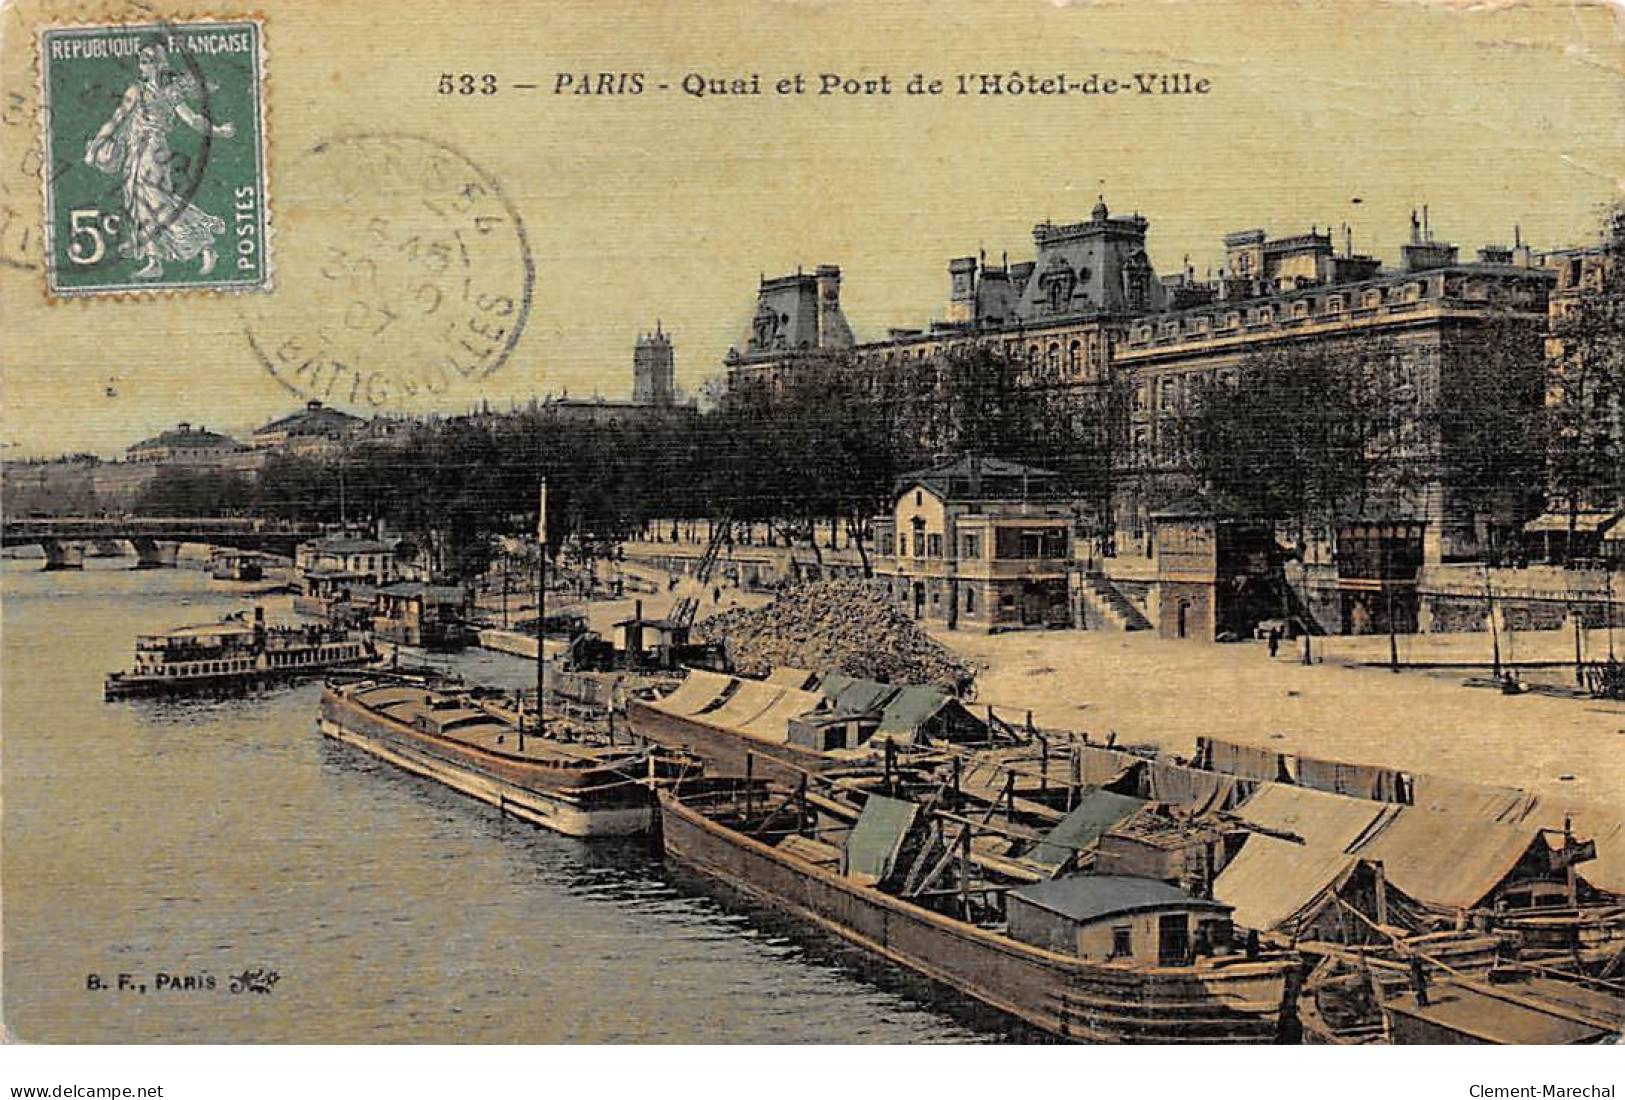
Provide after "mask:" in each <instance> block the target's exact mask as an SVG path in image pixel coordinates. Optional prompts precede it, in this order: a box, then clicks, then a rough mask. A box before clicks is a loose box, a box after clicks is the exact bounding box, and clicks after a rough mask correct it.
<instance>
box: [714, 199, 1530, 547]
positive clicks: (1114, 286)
mask: <svg viewBox="0 0 1625 1100" xmlns="http://www.w3.org/2000/svg"><path fill="white" fill-rule="evenodd" d="M1148 231H1149V222H1148V220H1147V219H1146V218H1145V217H1144V216H1143V215H1141V214H1138V213H1136V214H1133V215H1131V216H1128V217H1120V216H1116V215H1113V214H1112V213H1111V211H1110V210H1109V209H1108V208H1107V205H1106V203H1105V201H1104V199H1102V200H1101V201H1100V202H1099V203H1097V204H1096V205H1095V207H1094V209H1093V211H1092V212H1091V214H1090V217H1089V218H1088V219H1087V220H1085V221H1080V222H1074V223H1069V224H1061V225H1057V224H1053V223H1050V222H1044V223H1041V224H1039V225H1037V226H1035V227H1034V229H1033V241H1034V244H1035V246H1036V256H1035V258H1034V259H1032V260H1029V261H1022V262H1018V263H1009V262H1007V261H1001V262H1000V263H998V264H990V263H988V262H987V261H986V259H985V258H984V257H970V256H965V257H960V258H956V259H953V260H951V261H950V262H949V264H948V302H947V309H946V318H945V319H944V320H940V321H936V322H932V323H931V324H929V325H926V326H924V327H920V328H895V329H892V330H891V331H890V332H889V334H888V335H887V337H886V338H885V339H883V340H875V341H870V342H865V343H857V342H855V341H854V340H853V339H852V336H851V331H850V329H848V328H847V326H846V322H845V320H844V318H842V317H841V316H840V312H839V301H840V299H839V269H838V268H834V267H820V268H819V269H818V272H819V274H818V275H814V276H808V275H801V274H797V275H794V276H787V277H784V278H780V279H772V280H763V281H762V283H761V284H760V286H759V287H758V290H757V311H756V315H755V318H756V319H755V323H754V324H753V327H752V329H751V332H750V334H749V336H748V338H747V340H746V341H745V344H744V346H743V347H742V348H735V349H733V350H730V352H729V353H728V355H727V358H726V360H725V366H726V369H727V378H728V384H729V386H730V387H738V386H741V385H745V384H747V383H749V382H752V381H761V380H770V379H773V378H775V377H781V376H783V374H784V372H788V371H793V370H794V369H795V368H796V365H797V363H798V362H801V361H804V360H805V359H806V358H808V357H809V356H814V355H819V354H828V353H829V352H831V351H835V350H839V349H844V348H851V349H853V354H854V355H855V356H856V357H857V358H858V359H859V360H860V361H870V362H876V363H885V364H889V365H893V366H895V365H904V366H906V365H908V364H910V363H916V362H917V363H919V364H921V369H922V370H929V369H931V368H930V366H929V364H930V363H931V361H932V360H934V359H936V358H938V357H940V356H942V355H944V354H945V353H948V352H951V351H955V350H958V349H962V348H965V347H968V346H972V345H979V346H983V347H988V348H990V349H993V350H995V351H998V352H1000V353H1001V354H1003V355H1005V356H1007V357H1009V358H1010V359H1012V360H1014V361H1016V362H1018V363H1020V364H1022V366H1023V373H1024V375H1025V379H1026V380H1027V381H1029V382H1032V383H1035V384H1039V385H1044V386H1046V387H1050V388H1057V387H1059V388H1062V389H1065V390H1071V391H1075V392H1076V393H1077V394H1078V395H1079V396H1080V397H1082V396H1085V395H1088V394H1091V393H1094V394H1101V395H1103V394H1105V393H1107V392H1108V391H1109V392H1112V393H1114V394H1120V395H1122V400H1123V404H1124V405H1125V406H1126V408H1127V417H1126V424H1125V425H1124V426H1123V428H1122V429H1121V431H1120V435H1121V438H1120V439H1119V440H1118V441H1117V443H1116V447H1117V448H1118V450H1119V452H1120V453H1119V454H1118V455H1117V456H1116V458H1115V462H1114V465H1115V468H1116V475H1117V476H1116V477H1115V484H1114V496H1113V500H1112V504H1111V515H1110V516H1107V517H1100V518H1101V519H1102V520H1103V521H1104V522H1105V523H1106V524H1107V525H1109V526H1110V528H1111V529H1112V530H1113V531H1114V532H1115V539H1113V540H1111V545H1112V546H1113V547H1114V548H1115V553H1117V554H1125V555H1126V554H1128V553H1130V551H1132V552H1133V554H1134V555H1136V556H1139V557H1141V560H1142V569H1143V570H1149V571H1150V572H1152V573H1154V571H1155V564H1154V556H1155V547H1154V540H1153V528H1152V524H1151V516H1152V515H1153V513H1155V512H1156V511H1157V510H1158V509H1159V508H1160V507H1162V506H1163V505H1165V504H1167V503H1169V502H1171V501H1173V500H1176V499H1181V498H1183V497H1185V496H1187V495H1188V494H1189V493H1190V492H1191V490H1192V486H1190V485H1189V484H1173V485H1170V484H1167V482H1168V481H1169V480H1170V477H1171V475H1176V474H1177V473H1178V464H1177V457H1178V456H1177V455H1176V453H1175V444H1176V436H1177V433H1176V431H1175V430H1174V428H1175V425H1176V423H1177V421H1178V419H1179V418H1180V417H1181V416H1182V415H1183V413H1184V412H1185V411H1186V410H1187V409H1188V408H1190V407H1191V404H1192V400H1193V397H1194V395H1196V394H1197V393H1199V392H1200V391H1201V389H1202V388H1203V387H1204V386H1205V385H1206V384H1208V383H1213V382H1219V381H1225V380H1229V379H1234V378H1236V377H1238V375H1239V371H1238V368H1239V367H1240V365H1241V364H1242V363H1243V362H1244V360H1245V359H1246V358H1247V357H1248V356H1249V354H1250V353H1254V352H1260V351H1267V350H1272V349H1277V348H1283V347H1290V346H1298V345H1304V344H1309V343H1314V342H1324V343H1326V344H1328V345H1333V346H1335V345H1339V344H1350V343H1360V342H1376V341H1387V342H1391V344H1392V346H1393V347H1394V349H1395V357H1396V360H1397V362H1396V364H1395V371H1396V376H1397V378H1398V385H1399V388H1400V389H1402V390H1405V391H1407V392H1409V393H1411V394H1413V395H1415V398H1416V400H1417V402H1418V403H1419V404H1418V405H1417V409H1416V415H1417V417H1418V419H1419V420H1420V421H1421V422H1423V423H1426V422H1427V420H1426V417H1427V414H1428V413H1429V412H1430V411H1431V406H1429V404H1428V403H1429V402H1435V401H1437V400H1439V397H1440V395H1441V393H1450V392H1452V390H1453V389H1455V388H1458V386H1459V383H1460V380H1461V378H1463V377H1466V375H1465V373H1464V372H1465V371H1466V369H1467V367H1468V366H1469V365H1470V361H1471V357H1472V356H1473V355H1474V354H1475V340H1476V339H1478V338H1479V335H1480V333H1481V332H1482V329H1483V326H1484V325H1485V323H1486V322H1488V321H1489V320H1491V319H1492V318H1495V319H1497V320H1504V321H1506V322H1508V323H1510V324H1513V325H1515V326H1521V328H1522V329H1523V330H1526V331H1528V332H1530V333H1537V334H1538V333H1543V332H1544V331H1545V326H1546V321H1547V308H1548V295H1549V292H1550V291H1551V288H1552V286H1553V283H1554V281H1555V275H1554V273H1553V271H1551V270H1549V269H1547V268H1544V267H1541V266H1539V264H1538V263H1537V261H1536V258H1535V256H1534V254H1533V253H1532V252H1531V251H1530V249H1528V248H1527V247H1525V246H1523V245H1522V243H1521V242H1519V243H1518V244H1517V245H1516V246H1515V247H1512V248H1507V247H1489V248H1484V249H1482V250H1480V251H1479V253H1478V255H1477V257H1476V258H1475V259H1472V260H1463V259H1462V258H1461V257H1460V256H1459V252H1458V249H1457V247H1456V246H1455V245H1453V244H1449V243H1447V242H1444V241H1440V240H1437V239H1436V238H1435V237H1434V235H1433V232H1432V229H1431V227H1430V226H1429V224H1428V219H1427V217H1426V215H1425V213H1424V215H1423V216H1422V217H1417V216H1416V215H1414V214H1413V216H1412V225H1411V232H1410V237H1409V240H1408V241H1407V242H1406V243H1405V244H1404V246H1403V247H1402V248H1401V250H1400V264H1399V266H1398V267H1397V268H1394V269H1385V268H1384V267H1383V266H1382V264H1381V263H1380V262H1379V261H1378V260H1377V259H1376V258H1374V257H1371V256H1366V255H1361V254H1358V253H1356V252H1355V251H1354V249H1353V246H1352V240H1351V239H1350V238H1349V237H1348V235H1347V233H1346V232H1345V235H1344V240H1343V241H1342V246H1343V247H1342V248H1341V249H1339V248H1338V242H1337V241H1335V240H1334V238H1333V234H1332V231H1331V230H1330V229H1329V228H1328V229H1324V230H1323V229H1322V228H1321V227H1318V226H1316V227H1312V228H1311V229H1310V231H1309V232H1307V233H1301V234H1296V235H1291V236H1285V237H1271V236H1270V235H1269V234H1268V233H1266V232H1265V231H1264V230H1262V229H1256V228H1255V229H1246V230H1242V231H1239V232H1235V233H1231V234H1228V235H1227V236H1226V237H1225V238H1224V248H1225V260H1224V267H1223V270H1222V271H1221V272H1220V273H1219V274H1218V275H1217V276H1215V277H1212V278H1207V279H1198V278H1197V276H1196V274H1195V272H1194V270H1193V269H1192V268H1191V267H1190V265H1189V264H1188V262H1187V264H1186V267H1185V269H1184V270H1183V271H1181V272H1179V273H1177V274H1174V275H1169V276H1164V277H1159V276H1158V275H1157V274H1156V272H1155V270H1154V269H1153V267H1152V264H1151V261H1150V258H1149V255H1148V253H1147V251H1146V240H1147V235H1148ZM826 272H828V273H829V274H828V275H825V274H824V273H826ZM1536 359H1537V360H1538V356H1537V357H1536ZM1530 368H1531V369H1532V370H1534V371H1537V372H1538V371H1540V370H1541V369H1542V368H1541V365H1540V364H1539V362H1538V361H1536V362H1533V363H1531V364H1530ZM1534 389H1535V390H1536V391H1538V386H1537V387H1534ZM1508 390H1509V392H1528V391H1529V387H1525V386H1518V385H1514V386H1509V387H1508ZM1480 396H1482V397H1483V399H1484V400H1486V401H1490V400H1498V399H1499V397H1498V395H1495V394H1488V393H1482V394H1480ZM1537 408H1538V398H1537V399H1535V400H1534V402H1533V406H1532V407H1531V409H1530V412H1531V413H1533V412H1535V411H1536V409H1537ZM1443 445H1444V443H1443V442H1441V441H1439V440H1436V439H1435V440H1429V441H1426V442H1425V444H1424V445H1423V446H1421V447H1419V448H1418V449H1417V451H1416V453H1415V455H1414V456H1412V457H1414V459H1415V463H1416V469H1417V473H1418V477H1417V479H1416V484H1415V485H1414V486H1411V487H1407V488H1406V489H1405V490H1404V491H1403V493H1401V494H1398V495H1395V496H1393V497H1392V498H1391V499H1386V500H1382V501H1374V502H1372V508H1373V509H1375V510H1380V511H1381V512H1382V513H1383V515H1382V517H1381V518H1387V519H1393V520H1404V521H1415V522H1417V523H1420V524H1421V526H1420V527H1419V528H1418V529H1419V530H1421V531H1423V532H1424V534H1423V536H1422V537H1423V538H1424V540H1425V543H1426V547H1425V549H1426V557H1427V561H1428V562H1430V563H1437V562H1440V561H1445V560H1451V559H1461V558H1467V557H1471V556H1473V555H1475V554H1476V553H1478V552H1479V551H1480V549H1481V547H1482V542H1483V539H1484V538H1485V537H1486V532H1487V527H1488V525H1489V524H1490V523H1491V522H1492V520H1495V519H1497V517H1489V516H1483V515H1477V514H1474V513H1473V512H1472V511H1471V510H1470V509H1469V508H1467V507H1466V506H1465V505H1463V503H1462V502H1461V500H1460V499H1458V494H1457V493H1456V492H1455V487H1454V486H1452V485H1450V484H1447V483H1446V482H1445V481H1444V479H1443V478H1442V476H1441V473H1440V470H1441V469H1442V468H1444V467H1445V466H1447V465H1448V464H1447V463H1444V462H1442V461H1441V452H1440V447H1441V446H1443ZM1502 522H1511V523H1517V522H1520V519H1519V517H1510V519H1508V520H1505V521H1502Z"/></svg>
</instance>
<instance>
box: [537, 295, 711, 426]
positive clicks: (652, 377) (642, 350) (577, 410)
mask: <svg viewBox="0 0 1625 1100" xmlns="http://www.w3.org/2000/svg"><path fill="white" fill-rule="evenodd" d="M676 370H677V355H676V350H675V349H674V347H673V345H672V340H671V335H670V333H668V332H666V331H665V329H664V328H662V327H661V324H660V322H659V321H656V322H655V327H654V331H653V332H645V333H639V334H638V339H637V343H636V344H635V345H634V346H633V348H632V399H631V400H630V401H625V400H617V399H615V398H608V397H603V396H600V395H597V394H594V395H593V396H592V397H571V396H570V395H569V394H568V393H565V394H562V395H560V396H558V397H549V398H546V399H544V400H543V401H541V402H540V403H539V404H533V405H532V406H531V408H532V409H533V410H534V411H538V412H541V413H542V414H543V415H546V416H550V417H552V418H554V419H557V420H559V421H560V422H562V423H563V424H565V425H579V426H589V425H622V426H636V425H639V424H646V423H649V422H651V421H659V420H664V419H669V418H691V417H696V416H698V415H699V411H698V409H696V408H695V406H694V405H693V403H692V402H690V403H679V402H678V394H677V381H676Z"/></svg>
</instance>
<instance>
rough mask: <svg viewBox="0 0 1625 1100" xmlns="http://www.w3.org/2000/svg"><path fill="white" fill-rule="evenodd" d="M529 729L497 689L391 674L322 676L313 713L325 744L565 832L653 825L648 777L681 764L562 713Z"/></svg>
mask: <svg viewBox="0 0 1625 1100" xmlns="http://www.w3.org/2000/svg"><path fill="white" fill-rule="evenodd" d="M528 725H529V723H528V721H527V720H526V719H525V718H524V717H523V715H521V714H520V713H519V712H518V710H517V709H516V707H515V706H514V705H512V704H511V702H510V701H509V700H507V699H505V698H504V697H502V696H501V695H500V694H497V693H492V692H486V691H481V690H478V689H473V690H465V689H453V688H445V687H440V688H436V687H430V686H425V685H421V684H402V683H400V682H398V681H395V680H391V679H376V680H374V679H362V680H359V681H355V682H345V683H340V682H329V683H328V685H327V687H326V689H325V690H324V691H323V693H322V700H321V714H320V717H319V719H318V726H319V728H320V730H321V732H322V733H323V734H325V735H327V736H328V737H331V738H333V739H334V740H337V741H341V742H343V743H344V744H347V745H350V746H353V747H355V748H358V749H360V750H362V751H363V752H367V753H370V754H371V755H373V756H376V757H378V758H379V759H380V760H385V761H388V762H389V763H391V764H394V765H395V766H396V767H399V768H402V769H404V770H406V771H409V772H412V773H413V774H415V775H420V776H424V777H425V778H429V779H434V780H436V781H438V782H440V783H443V784H445V785H446V786H448V787H450V788H452V789H453V790H456V791H460V792H462V793H463V794H466V795H469V796H471V797H473V798H477V799H480V800H481V801H482V802H487V803H490V804H491V805H493V806H496V807H498V808H499V809H500V810H501V811H502V812H503V813H505V814H512V815H513V816H515V817H518V818H521V819H523V820H525V821H529V822H531V823H533V824H535V825H540V826H542V827H543V828H547V829H552V830H554V831H555V832H559V833H563V834H565V835H567V836H575V837H598V836H631V835H636V834H639V833H643V832H647V831H648V830H649V829H650V828H651V827H653V825H654V822H655V816H656V810H655V799H654V794H653V789H652V786H651V784H650V782H649V781H650V780H651V779H654V780H658V779H660V778H662V777H668V776H670V775H672V774H674V773H675V769H677V768H679V767H681V766H682V762H681V761H678V760H675V759H673V758H671V757H669V756H666V755H663V754H657V753H654V752H652V751H650V750H644V749H638V748H635V747H633V746H631V745H626V744H621V745H616V744H613V743H610V742H609V741H607V740H606V739H605V738H604V737H603V736H602V735H599V734H597V733H596V732H594V731H592V730H590V729H587V728H586V727H582V726H578V725H576V724H574V723H568V722H565V721H564V720H562V719H551V720H549V721H548V722H547V723H546V733H545V734H544V735H541V736H538V735H537V734H536V733H535V732H534V730H532V729H529V728H525V729H524V730H523V732H521V727H522V726H528Z"/></svg>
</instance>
